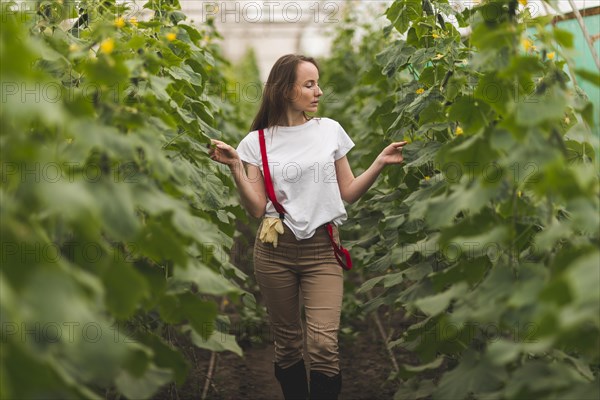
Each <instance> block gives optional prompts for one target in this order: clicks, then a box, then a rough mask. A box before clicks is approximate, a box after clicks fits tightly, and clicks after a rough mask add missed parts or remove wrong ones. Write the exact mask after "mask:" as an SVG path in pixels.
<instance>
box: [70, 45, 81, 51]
mask: <svg viewBox="0 0 600 400" xmlns="http://www.w3.org/2000/svg"><path fill="white" fill-rule="evenodd" d="M77 50H79V46H78V45H77V44H75V43H71V44H70V45H69V51H77Z"/></svg>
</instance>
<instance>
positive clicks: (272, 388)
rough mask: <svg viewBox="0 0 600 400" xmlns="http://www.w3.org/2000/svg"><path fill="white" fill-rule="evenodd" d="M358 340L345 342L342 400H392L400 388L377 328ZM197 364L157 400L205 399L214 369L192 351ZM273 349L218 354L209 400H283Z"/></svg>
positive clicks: (263, 346)
mask: <svg viewBox="0 0 600 400" xmlns="http://www.w3.org/2000/svg"><path fill="white" fill-rule="evenodd" d="M363 328H365V329H364V330H363V331H361V332H360V335H358V336H357V337H356V338H349V337H345V338H344V337H342V338H341V340H340V362H341V369H342V374H343V375H342V376H343V385H342V393H341V394H340V400H359V399H360V400H362V399H364V400H379V399H393V397H394V392H395V390H396V389H397V387H396V385H395V384H393V383H390V382H386V378H387V377H388V375H389V374H390V371H391V365H390V364H391V363H390V360H389V358H388V355H387V353H386V351H385V348H384V347H383V344H382V343H381V339H380V338H379V337H378V335H377V334H376V332H375V330H374V329H372V328H371V327H369V326H368V325H366V324H365V326H363ZM189 351H192V352H193V353H194V356H193V358H196V361H195V365H194V366H193V369H192V371H190V376H189V378H188V380H187V381H186V383H185V384H184V386H183V387H181V388H178V389H177V390H175V388H174V387H170V388H167V389H165V390H163V391H162V392H161V393H159V394H158V395H157V396H155V398H154V399H155V400H158V399H161V400H162V399H181V400H183V399H200V398H201V393H202V389H203V386H204V383H205V380H206V374H207V371H208V368H209V363H210V356H211V353H210V352H209V351H205V350H201V349H197V348H192V347H190V348H189ZM273 351H274V350H273V345H272V344H271V343H266V344H253V345H252V346H249V347H246V348H244V357H243V358H242V357H239V356H237V355H235V354H233V353H230V352H224V353H219V354H218V356H217V363H216V366H215V367H216V369H215V372H214V375H213V379H212V383H211V387H210V390H209V392H208V396H207V399H210V400H240V399H245V400H279V399H283V395H282V394H281V389H280V387H279V384H278V382H277V380H276V379H275V377H274V375H273V363H272V359H273Z"/></svg>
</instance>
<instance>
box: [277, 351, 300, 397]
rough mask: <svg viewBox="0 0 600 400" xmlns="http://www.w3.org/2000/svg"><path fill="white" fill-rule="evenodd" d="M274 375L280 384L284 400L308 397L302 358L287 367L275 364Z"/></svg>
mask: <svg viewBox="0 0 600 400" xmlns="http://www.w3.org/2000/svg"><path fill="white" fill-rule="evenodd" d="M275 377H276V378H277V380H278V381H279V384H280V385H281V391H282V392H283V397H284V398H285V400H306V399H307V398H308V382H307V380H306V368H305V367H304V360H300V361H298V362H297V363H296V364H294V365H292V366H291V367H288V368H285V369H284V368H281V367H280V366H279V365H277V364H275Z"/></svg>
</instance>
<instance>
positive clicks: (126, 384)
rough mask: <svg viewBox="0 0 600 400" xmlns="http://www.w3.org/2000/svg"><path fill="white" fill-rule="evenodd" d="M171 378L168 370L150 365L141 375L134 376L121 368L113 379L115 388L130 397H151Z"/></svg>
mask: <svg viewBox="0 0 600 400" xmlns="http://www.w3.org/2000/svg"><path fill="white" fill-rule="evenodd" d="M172 378H173V373H172V372H171V371H170V370H167V369H163V368H158V367H157V366H156V365H153V364H152V365H150V366H149V368H148V369H147V370H146V371H145V372H144V374H143V375H142V376H141V377H139V378H138V377H134V376H132V375H131V374H130V373H129V372H128V371H126V370H123V371H121V373H120V374H119V376H118V377H117V379H116V380H115V383H116V384H117V388H118V389H119V391H120V392H121V393H123V394H124V395H125V396H127V397H128V398H130V399H146V398H150V397H152V395H154V394H155V393H156V392H157V391H158V389H160V387H161V386H163V385H165V384H167V383H169V381H171V379H172Z"/></svg>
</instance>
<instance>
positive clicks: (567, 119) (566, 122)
mask: <svg viewBox="0 0 600 400" xmlns="http://www.w3.org/2000/svg"><path fill="white" fill-rule="evenodd" d="M570 123H571V118H569V117H565V124H567V125H569V124H570Z"/></svg>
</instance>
